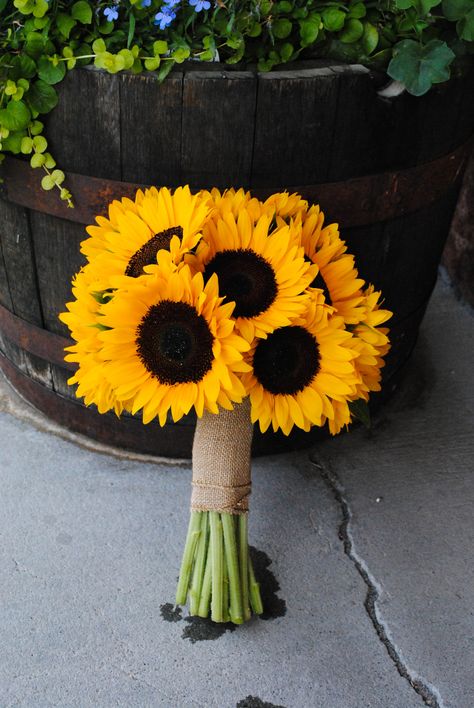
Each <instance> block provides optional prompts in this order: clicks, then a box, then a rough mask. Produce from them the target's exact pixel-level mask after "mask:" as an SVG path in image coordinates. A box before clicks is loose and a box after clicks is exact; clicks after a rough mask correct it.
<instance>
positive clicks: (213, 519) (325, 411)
mask: <svg viewBox="0 0 474 708" xmlns="http://www.w3.org/2000/svg"><path fill="white" fill-rule="evenodd" d="M88 232H89V235H90V237H89V238H88V239H87V240H86V241H84V242H83V244H82V250H83V253H84V254H85V255H86V257H87V264H86V266H85V267H84V268H83V269H82V270H81V272H79V273H78V275H77V276H76V277H75V279H74V283H73V292H74V297H75V299H74V300H73V301H72V302H71V303H69V304H68V306H67V308H68V312H65V313H63V314H62V315H61V319H62V320H63V321H64V322H65V323H66V324H67V325H68V327H69V328H70V331H71V335H72V337H73V339H74V340H75V344H74V345H73V346H71V347H70V348H69V353H68V355H67V359H68V360H69V361H72V362H76V363H77V364H78V370H77V372H76V373H75V374H74V376H73V377H72V378H71V379H70V383H71V384H77V385H78V387H77V395H78V396H81V397H83V398H84V400H85V402H86V403H87V404H91V403H95V404H96V405H97V407H98V409H99V411H101V412H106V411H108V410H114V411H115V412H116V413H117V415H120V414H121V413H122V412H123V411H128V412H130V413H132V414H135V413H138V412H140V413H141V415H142V418H143V423H144V424H148V423H149V424H150V433H149V434H150V435H153V426H154V425H156V423H159V424H160V425H164V424H165V423H166V420H167V419H168V417H169V416H171V418H172V419H173V421H178V420H180V419H181V418H182V417H183V416H184V415H186V414H187V413H188V412H189V411H190V410H191V409H194V410H195V412H196V414H197V417H198V422H197V426H196V432H195V437H194V446H193V480H192V496H191V516H190V523H189V530H188V535H187V539H186V544H185V549H184V554H183V560H182V565H181V572H180V577H179V582H178V588H177V595H176V603H177V604H180V605H182V604H185V603H186V602H189V609H190V613H191V615H198V616H201V617H208V616H210V617H211V619H212V620H214V621H215V622H227V621H231V622H233V623H235V624H241V623H242V622H244V621H246V620H248V619H250V616H251V613H252V612H253V613H255V614H257V615H258V614H261V612H262V609H263V608H262V601H261V597H260V592H259V584H258V579H256V578H255V574H254V571H253V568H252V562H251V559H250V556H249V550H248V521H247V515H248V508H249V495H250V491H251V475H250V446H251V441H252V434H253V427H254V424H258V425H259V427H260V429H261V430H262V431H265V430H267V429H268V428H269V427H271V428H273V430H274V431H276V430H281V431H283V433H284V434H286V435H287V434H289V433H290V431H291V430H292V428H293V427H294V426H296V427H299V428H301V429H302V430H304V431H309V429H310V428H311V426H323V425H326V424H327V425H328V426H329V430H330V432H331V433H332V434H336V433H338V432H339V431H341V430H342V429H343V428H345V427H347V426H348V425H349V424H350V423H351V420H352V418H353V417H357V416H362V417H363V415H364V411H365V405H366V402H367V400H368V397H369V394H370V392H371V391H377V390H379V388H380V370H381V367H382V366H383V357H384V355H385V353H386V352H387V351H388V348H389V341H388V330H387V329H386V328H385V327H384V326H383V325H384V323H385V322H386V321H387V320H388V319H389V318H390V316H391V313H390V312H388V311H387V310H385V309H382V308H381V305H380V297H381V294H380V293H379V292H375V291H374V289H373V287H372V286H370V285H366V283H365V282H364V280H362V279H361V278H359V276H358V272H357V269H356V264H355V262H354V257H353V256H352V255H350V254H349V253H348V252H347V248H346V245H345V243H344V241H343V240H341V238H340V235H339V231H338V227H337V225H336V224H329V225H324V214H323V213H322V212H321V210H320V208H319V207H318V206H316V205H313V206H309V205H308V203H307V202H306V201H305V200H303V199H302V198H301V197H300V196H299V195H298V194H291V195H290V194H288V193H278V194H274V195H272V196H271V197H270V198H268V199H267V200H266V201H265V202H262V201H259V200H257V199H256V198H254V197H252V195H251V194H250V193H249V192H244V190H238V191H235V190H233V189H231V190H228V191H226V192H224V193H220V192H219V191H218V190H217V189H214V190H212V191H211V192H209V191H201V192H199V193H198V194H194V195H193V194H192V193H191V191H190V189H189V188H188V187H179V188H177V189H176V190H175V191H174V192H171V191H170V190H168V189H167V188H162V189H159V190H158V189H156V188H151V189H149V190H146V191H145V192H142V191H139V192H138V193H137V195H136V198H135V200H130V199H123V200H121V201H116V202H114V203H112V204H111V205H110V208H109V216H108V218H104V217H98V218H97V224H96V225H95V226H90V227H89V228H88Z"/></svg>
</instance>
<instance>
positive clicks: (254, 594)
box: [248, 555, 263, 615]
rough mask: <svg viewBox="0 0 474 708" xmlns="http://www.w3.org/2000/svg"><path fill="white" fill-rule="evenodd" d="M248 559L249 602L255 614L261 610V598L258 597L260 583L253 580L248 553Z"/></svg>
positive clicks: (253, 574) (258, 613) (253, 575)
mask: <svg viewBox="0 0 474 708" xmlns="http://www.w3.org/2000/svg"><path fill="white" fill-rule="evenodd" d="M248 559H249V584H250V604H251V605H252V610H253V611H254V612H255V614H256V615H261V614H262V612H263V604H262V598H261V597H260V584H259V583H257V581H256V580H255V573H254V572H253V565H252V559H251V558H250V555H249V557H248Z"/></svg>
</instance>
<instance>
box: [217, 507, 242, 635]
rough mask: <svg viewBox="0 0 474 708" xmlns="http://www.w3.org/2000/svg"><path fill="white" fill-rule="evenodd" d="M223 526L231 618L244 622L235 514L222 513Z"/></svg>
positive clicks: (235, 621)
mask: <svg viewBox="0 0 474 708" xmlns="http://www.w3.org/2000/svg"><path fill="white" fill-rule="evenodd" d="M221 520H222V528H223V531H224V544H225V557H226V562H227V563H226V565H227V572H228V576H229V592H230V619H231V621H232V622H233V623H234V624H242V622H243V621H244V618H243V614H242V598H241V590H240V573H239V561H238V556H237V542H236V535H235V518H234V514H226V513H223V514H221Z"/></svg>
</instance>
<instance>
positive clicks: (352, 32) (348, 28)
mask: <svg viewBox="0 0 474 708" xmlns="http://www.w3.org/2000/svg"><path fill="white" fill-rule="evenodd" d="M363 34H364V25H363V24H362V22H361V21H360V20H354V19H350V20H348V21H347V22H346V24H345V25H344V29H343V30H342V32H341V33H340V35H339V40H340V41H341V42H342V43H343V44H353V43H354V42H357V41H358V40H359V39H360V38H361V37H362V35H363Z"/></svg>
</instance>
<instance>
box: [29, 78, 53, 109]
mask: <svg viewBox="0 0 474 708" xmlns="http://www.w3.org/2000/svg"><path fill="white" fill-rule="evenodd" d="M27 98H28V103H29V104H30V106H31V108H33V109H34V110H35V111H37V112H38V113H49V112H50V111H52V110H53V108H54V107H55V106H56V104H57V102H58V94H57V93H56V91H55V90H54V88H53V87H52V86H50V85H49V84H47V83H46V82H45V81H43V80H42V79H38V81H35V83H34V84H32V85H31V86H30V90H29V91H28V94H27Z"/></svg>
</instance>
